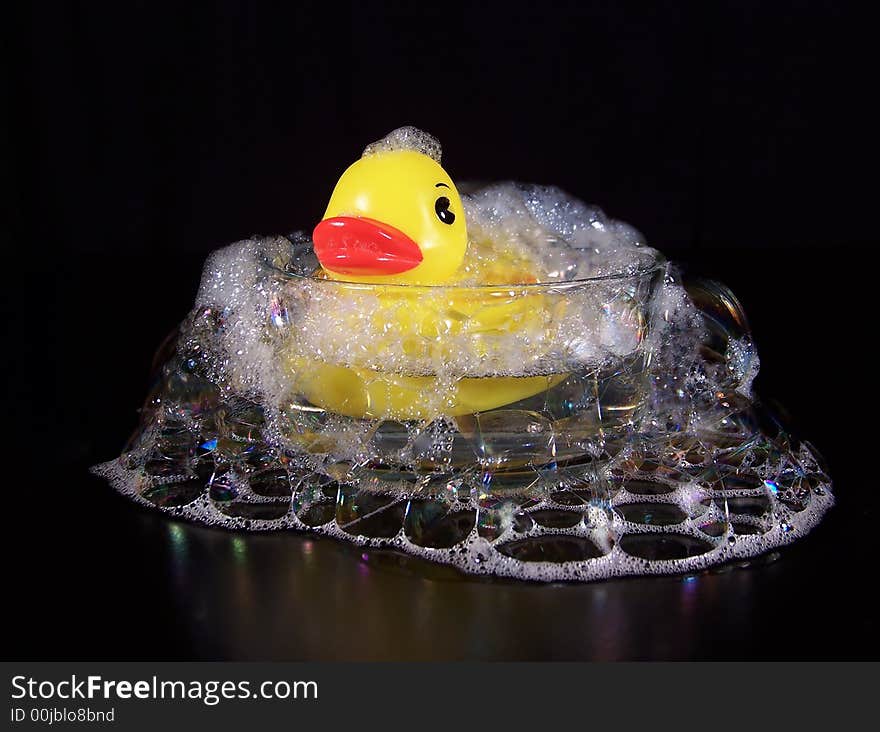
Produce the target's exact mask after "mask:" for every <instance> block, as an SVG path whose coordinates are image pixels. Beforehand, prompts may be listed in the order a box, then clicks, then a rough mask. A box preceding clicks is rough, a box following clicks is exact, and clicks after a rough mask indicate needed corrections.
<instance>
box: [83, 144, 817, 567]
mask: <svg viewBox="0 0 880 732" xmlns="http://www.w3.org/2000/svg"><path fill="white" fill-rule="evenodd" d="M404 148H406V149H417V150H419V151H420V152H425V153H426V154H429V155H431V156H432V157H434V158H435V159H437V160H439V158H440V147H439V144H438V143H437V142H436V140H434V139H433V138H431V137H430V136H429V135H426V134H425V133H421V132H420V131H418V130H415V129H414V128H402V129H401V130H397V131H395V132H393V133H391V135H389V136H388V137H386V138H385V139H384V140H382V141H380V142H379V143H375V144H374V145H371V146H370V147H368V148H367V150H366V151H365V154H375V153H376V152H378V151H380V150H392V149H404ZM463 203H464V206H465V210H466V215H467V220H468V230H469V235H470V242H469V249H468V254H469V256H468V260H467V261H468V267H467V268H466V270H465V271H463V272H462V277H461V278H460V281H459V282H457V283H455V286H454V287H420V288H414V287H411V288H405V289H401V288H400V287H398V288H395V287H386V288H381V287H380V288H376V287H371V286H366V285H353V284H346V283H339V282H334V281H328V280H325V279H321V278H320V277H316V276H314V275H315V274H316V272H317V270H318V263H317V261H316V259H315V257H314V254H313V252H312V248H311V241H310V240H309V237H308V235H306V234H305V233H301V232H298V233H295V234H291V235H290V236H285V237H266V238H252V239H248V240H245V241H243V242H238V243H236V244H233V245H230V246H228V247H226V248H224V249H221V250H219V251H217V252H214V253H213V254H212V255H211V256H210V257H209V259H208V261H207V263H206V265H205V269H204V273H203V277H202V282H201V286H200V288H199V292H198V296H197V299H196V307H195V308H194V309H193V311H192V312H191V313H190V315H189V317H188V318H187V320H186V321H185V322H184V323H183V325H182V328H181V336H180V340H179V343H178V347H177V353H176V355H175V356H174V357H173V358H172V359H171V360H170V361H169V362H168V363H167V364H166V365H165V367H164V371H163V379H162V382H161V384H160V386H159V388H158V390H157V392H156V393H155V394H154V395H153V397H152V398H151V399H150V402H149V404H148V407H147V409H146V410H145V411H144V417H143V419H144V421H143V425H142V429H141V431H140V433H139V434H138V436H137V438H136V439H135V440H134V442H133V443H132V446H131V447H130V448H129V449H128V450H127V452H126V453H125V454H123V455H122V456H121V457H120V458H118V459H117V460H114V461H111V462H109V463H105V464H104V465H101V466H98V467H97V468H96V472H98V473H99V474H101V475H104V476H105V477H107V479H108V480H110V481H111V482H112V483H113V484H114V485H115V486H116V487H117V488H118V489H119V490H120V491H122V492H123V493H125V494H126V495H128V496H130V497H132V498H133V499H134V500H136V501H139V502H141V503H144V504H148V505H153V506H158V507H160V508H162V509H163V510H167V511H170V512H172V513H173V514H174V515H176V516H180V517H184V518H189V519H192V520H195V521H200V522H203V523H207V524H211V525H219V526H224V527H227V528H230V529H248V530H268V529H295V530H301V531H315V532H318V533H322V534H326V535H329V536H335V537H337V538H341V539H345V540H348V541H353V542H355V543H357V544H359V545H361V546H365V547H391V548H395V549H398V550H401V551H405V552H407V553H410V554H413V555H416V556H420V557H424V558H426V559H428V560H431V561H436V562H442V563H446V564H451V565H453V566H455V567H458V568H460V569H461V570H463V571H465V572H470V573H476V574H495V575H504V576H510V577H519V578H523V579H533V580H542V581H549V580H579V581H584V580H592V579H598V578H606V577H613V576H622V575H633V574H658V573H668V572H690V571H696V570H699V569H702V568H705V567H708V566H711V565H714V564H718V563H720V562H725V561H728V560H731V559H743V558H746V557H752V556H755V555H757V554H760V553H762V552H765V551H766V550H767V549H769V548H771V547H775V546H779V545H782V544H786V543H789V542H790V541H792V540H794V539H795V538H797V537H800V536H803V535H804V534H805V533H807V532H808V531H809V530H810V529H811V528H812V527H813V526H814V525H815V524H816V523H817V522H818V521H819V519H820V518H821V517H822V515H823V514H824V512H825V511H826V510H827V509H828V508H829V507H830V505H831V504H832V503H833V497H832V494H831V485H830V479H829V478H828V476H827V473H826V472H825V470H824V468H823V467H822V466H821V459H820V458H819V457H818V455H817V453H816V452H815V450H814V449H813V448H812V447H811V446H810V445H809V444H807V443H798V442H797V441H796V440H794V439H793V438H792V437H791V436H790V435H788V434H787V433H786V432H785V431H784V430H782V429H781V428H780V427H779V426H778V425H776V424H775V423H774V422H773V419H772V415H770V414H768V413H767V412H766V410H764V408H763V407H762V406H761V404H760V402H758V401H757V400H756V399H755V398H754V396H753V393H752V382H753V380H754V377H755V375H756V373H757V370H758V366H759V360H758V356H757V352H756V350H755V347H754V344H753V342H752V339H751V335H750V333H749V331H748V327H747V325H746V324H745V318H744V316H743V315H742V312H741V309H740V308H739V305H738V303H736V300H735V298H734V297H733V295H732V293H730V292H729V291H727V290H726V289H725V288H723V287H721V286H719V285H717V284H716V283H706V282H702V283H699V284H698V285H697V284H691V285H688V286H687V287H686V286H685V285H684V284H683V283H682V281H681V279H680V275H679V273H678V272H677V270H676V269H675V268H674V267H672V266H670V265H668V264H666V263H664V261H663V259H662V257H661V256H660V255H659V254H658V253H657V252H656V251H655V250H653V249H651V248H650V247H648V246H647V245H646V244H645V242H644V240H643V238H642V236H641V235H640V234H639V233H638V232H637V231H636V230H635V229H633V228H632V227H630V226H628V225H627V224H625V223H622V222H618V221H615V220H613V219H610V218H608V217H607V216H605V214H604V213H603V212H602V211H601V210H600V209H598V208H596V207H594V206H589V205H587V204H585V203H583V202H581V201H579V200H577V199H575V198H573V197H571V196H570V195H568V194H566V193H564V192H562V191H560V190H559V189H557V188H553V187H546V186H533V185H524V184H518V183H499V184H494V185H491V186H488V187H485V188H482V189H479V190H476V191H473V192H472V193H470V194H469V195H467V196H465V197H464V198H463ZM499 261H504V262H505V263H507V264H510V263H511V262H512V263H515V264H516V267H514V268H513V269H516V268H517V267H518V268H519V269H520V270H521V271H527V272H528V273H529V275H530V281H524V282H515V283H501V282H493V281H492V277H493V275H494V274H495V273H496V272H497V271H498V268H497V266H496V265H497V263H498V262H499ZM493 268H494V269H493ZM509 269H510V268H509V267H508V270H509ZM536 282H539V283H542V284H536ZM469 288H470V289H469ZM462 292H466V293H468V294H467V296H462V294H461V293H462ZM407 298H410V299H409V300H408V299H407ZM474 303H476V304H477V305H475V304H474ZM499 303H500V309H498V308H499ZM478 306H479V307H478ZM493 308H495V309H493ZM414 313H415V315H414ZM419 313H429V314H431V317H430V318H423V317H422V318H421V319H420V317H419V316H418V314H419ZM437 313H442V315H443V317H441V318H437V317H434V316H435V315H436V314H437ZM425 321H427V322H425ZM511 322H513V323H515V324H516V327H510V325H509V324H510V323H511ZM330 367H343V368H345V369H363V370H366V372H367V373H375V374H377V375H378V374H381V373H386V374H396V375H402V376H411V377H414V378H428V379H430V381H429V383H430V388H429V389H426V390H425V392H424V394H422V397H423V399H422V404H421V406H422V408H423V412H422V413H421V414H420V415H419V416H416V417H412V418H407V417H405V416H403V417H401V416H399V415H393V414H390V413H389V414H387V415H384V416H383V415H378V416H373V417H365V416H345V414H341V413H337V412H334V411H333V410H332V409H326V408H322V407H321V406H320V404H316V403H314V402H312V401H310V400H309V399H308V398H306V397H304V394H303V384H304V383H306V382H307V381H308V378H310V377H311V376H314V374H316V373H319V372H320V370H322V369H324V370H326V369H327V368H330ZM342 373H347V372H345V371H343V372H342ZM497 377H539V378H545V377H546V388H544V389H542V390H541V391H540V392H539V393H537V394H534V395H533V396H527V397H526V398H524V399H522V400H521V401H519V402H516V403H513V404H509V405H505V406H503V407H500V408H498V409H493V410H490V411H486V412H483V413H479V414H460V415H457V416H450V414H449V412H450V410H451V409H452V407H451V405H453V404H454V401H455V394H456V389H457V388H458V387H459V386H460V384H461V383H463V380H468V379H471V380H476V379H483V378H497ZM377 378H378V376H377ZM304 379H305V382H304ZM475 383H481V382H475ZM486 383H487V384H491V382H488V381H487V382H486ZM658 517H661V518H662V520H661V518H658ZM658 521H659V522H660V523H657V522H658ZM548 557H549V558H550V559H549V560H548V559H547V558H548Z"/></svg>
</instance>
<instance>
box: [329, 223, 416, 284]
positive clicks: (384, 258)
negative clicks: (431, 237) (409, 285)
mask: <svg viewBox="0 0 880 732" xmlns="http://www.w3.org/2000/svg"><path fill="white" fill-rule="evenodd" d="M312 241H313V242H314V245H315V254H316V255H317V256H318V261H319V262H320V263H321V266H322V267H323V268H324V269H327V270H330V271H331V272H335V273H337V274H350V275H383V274H388V275H392V274H400V273H401V272H406V271H408V270H410V269H413V268H414V267H416V266H418V264H419V263H420V262H421V261H422V258H423V257H422V252H421V250H420V249H419V245H418V244H416V243H415V242H414V241H413V240H412V239H410V238H409V237H408V236H407V235H406V234H404V233H403V232H402V231H400V230H399V229H395V228H394V227H393V226H389V225H388V224H385V223H382V222H381V221H375V220H373V219H368V218H362V217H357V216H334V217H333V218H329V219H324V220H323V221H321V222H319V223H318V225H317V226H316V227H315V231H314V232H313V233H312Z"/></svg>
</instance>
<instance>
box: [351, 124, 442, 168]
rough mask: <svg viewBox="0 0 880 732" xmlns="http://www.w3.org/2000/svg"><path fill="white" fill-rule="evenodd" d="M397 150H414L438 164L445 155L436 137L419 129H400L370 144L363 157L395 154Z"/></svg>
mask: <svg viewBox="0 0 880 732" xmlns="http://www.w3.org/2000/svg"><path fill="white" fill-rule="evenodd" d="M397 150H413V151H415V152H419V153H422V155H427V156H428V157H429V158H431V159H432V160H434V161H436V162H438V163H439V162H440V157H441V155H442V153H443V150H442V148H441V147H440V142H439V140H437V138H436V137H433V136H432V135H429V134H428V133H427V132H424V131H423V130H420V129H419V128H418V127H398V128H397V129H396V130H394V131H393V132H390V133H388V134H387V135H385V137H383V138H382V139H381V140H378V141H377V142H373V143H370V144H369V145H367V147H366V148H365V149H364V153H363V157H367V156H368V155H375V154H376V153H382V152H395V151H397Z"/></svg>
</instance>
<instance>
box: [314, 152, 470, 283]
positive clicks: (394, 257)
mask: <svg viewBox="0 0 880 732" xmlns="http://www.w3.org/2000/svg"><path fill="white" fill-rule="evenodd" d="M313 240H314V245H315V254H316V255H317V256H318V260H319V261H320V262H321V266H322V267H323V268H324V270H325V271H326V273H327V274H328V276H329V277H331V278H333V279H337V280H348V281H353V282H382V283H395V284H396V283H399V284H440V283H443V282H445V281H447V280H449V279H450V277H452V275H453V274H454V273H455V272H456V270H458V268H459V267H460V265H461V263H462V261H463V260H464V255H465V249H466V248H467V229H466V227H465V220H464V211H463V210H462V206H461V198H460V197H459V195H458V191H457V190H456V188H455V184H454V183H453V182H452V179H451V178H450V177H449V175H448V174H447V173H446V171H445V170H443V168H442V167H440V164H439V162H437V161H436V160H434V159H433V158H432V157H429V156H428V155H426V154H424V153H422V152H419V151H417V150H414V149H388V150H379V151H376V152H370V151H369V148H368V154H365V156H364V157H362V158H361V159H360V160H358V161H357V162H356V163H354V164H353V165H351V166H350V167H349V168H348V170H346V171H345V172H344V173H343V174H342V177H341V178H340V179H339V182H338V183H337V184H336V188H335V189H334V190H333V195H332V196H331V198H330V203H329V205H328V206H327V210H326V211H325V212H324V218H323V219H322V220H321V222H320V223H319V224H318V225H317V226H316V227H315V231H314V234H313Z"/></svg>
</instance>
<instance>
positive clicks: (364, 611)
mask: <svg viewBox="0 0 880 732" xmlns="http://www.w3.org/2000/svg"><path fill="white" fill-rule="evenodd" d="M140 520H141V522H142V524H143V529H144V539H145V540H148V541H151V542H155V544H156V545H157V546H156V549H158V550H159V551H156V552H155V553H154V554H153V556H163V557H164V558H165V560H166V561H167V565H168V566H167V577H168V582H169V583H170V584H171V585H172V586H171V587H170V588H169V592H168V595H169V596H170V597H173V598H174V602H175V603H176V604H177V607H176V615H177V617H179V618H180V621H181V623H184V624H187V625H188V627H187V628H185V630H186V631H187V632H188V633H189V635H190V637H191V638H192V645H193V648H192V651H193V653H194V654H195V655H196V656H198V657H203V658H239V659H282V658H284V659H339V660H356V659H448V660H454V659H476V660H479V659H488V658H509V659H531V658H535V659H554V658H556V659H575V658H579V659H590V658H595V659H619V658H653V657H665V658H689V657H697V656H701V655H705V653H706V652H707V650H708V648H707V642H708V644H709V647H711V637H712V636H713V635H714V634H715V631H717V630H718V628H717V627H716V626H718V625H723V626H725V630H726V633H725V634H726V635H727V636H728V637H733V638H736V637H737V636H740V635H743V634H748V633H749V630H750V629H749V624H750V617H751V612H750V608H751V605H752V603H753V598H752V595H753V590H754V587H755V581H756V578H761V577H763V578H764V579H766V578H767V574H768V573H772V572H774V571H775V570H774V566H773V565H772V560H773V559H774V558H775V557H770V558H769V559H768V558H764V559H763V560H762V561H761V563H760V566H753V567H751V568H747V569H738V568H736V567H725V568H722V569H721V570H716V571H715V572H713V573H704V574H699V575H688V576H679V577H665V578H664V577H661V578H639V579H625V580H616V581H608V582H601V583H595V584H569V585H564V584H556V585H543V584H530V583H523V582H513V581H500V580H486V579H478V578H473V577H466V576H463V575H460V574H458V573H457V572H456V571H455V570H453V569H451V568H449V567H445V566H442V565H434V564H429V563H427V562H423V561H420V560H417V559H414V558H412V557H409V556H406V555H400V554H394V553H389V552H387V551H382V552H379V551H375V550H364V549H363V548H357V547H353V546H350V545H347V544H342V543H340V542H335V541H333V540H329V539H322V538H315V537H309V536H303V535H297V534H292V533H290V532H282V533H275V534H268V533H267V534H236V533H230V532H226V531H223V530H215V529H210V528H205V527H202V526H197V525H192V524H186V523H180V522H169V521H167V519H164V518H161V517H157V516H153V515H148V514H142V515H141V516H140ZM732 598H734V599H735V602H731V599H732ZM182 630H183V629H182ZM710 653H711V651H710Z"/></svg>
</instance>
